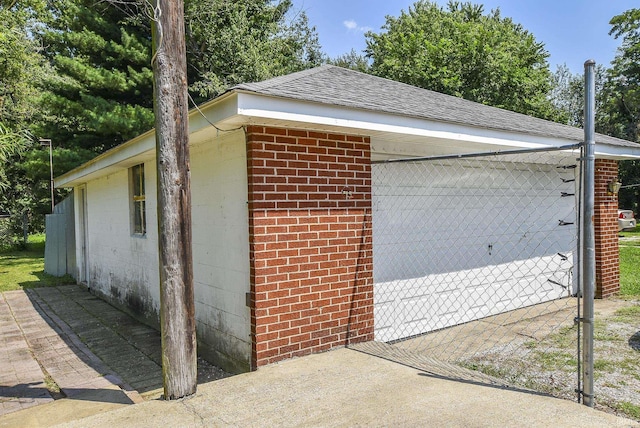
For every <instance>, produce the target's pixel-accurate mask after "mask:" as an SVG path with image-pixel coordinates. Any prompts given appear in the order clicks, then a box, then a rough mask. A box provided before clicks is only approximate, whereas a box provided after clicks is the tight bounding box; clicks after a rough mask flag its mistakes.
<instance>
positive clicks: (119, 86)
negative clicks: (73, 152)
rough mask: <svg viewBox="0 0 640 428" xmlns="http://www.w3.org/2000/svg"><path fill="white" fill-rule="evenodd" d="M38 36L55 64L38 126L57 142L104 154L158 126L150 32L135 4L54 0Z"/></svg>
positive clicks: (51, 61) (145, 20)
mask: <svg viewBox="0 0 640 428" xmlns="http://www.w3.org/2000/svg"><path fill="white" fill-rule="evenodd" d="M48 8H49V12H50V16H51V18H50V19H49V20H48V21H47V22H46V27H45V30H44V31H43V32H42V34H41V37H42V40H43V45H44V55H45V56H46V58H47V59H48V61H49V62H50V64H51V66H52V67H53V68H54V70H55V74H53V75H51V76H49V78H48V79H47V81H46V82H45V86H44V87H45V89H46V90H47V91H46V92H45V93H44V96H43V106H44V107H45V109H46V111H47V113H48V116H47V117H46V118H45V122H44V125H43V126H42V127H41V129H39V131H40V134H41V135H46V137H47V138H51V139H52V140H53V141H54V143H55V144H56V145H57V146H63V147H79V148H85V149H93V150H95V151H96V152H101V151H103V150H105V149H108V148H111V147H113V146H115V145H117V144H120V143H122V142H123V141H125V140H127V139H130V138H132V137H134V136H136V135H138V134H140V133H142V132H144V131H147V130H149V129H151V128H152V126H153V110H152V106H153V97H152V93H153V86H152V71H151V66H150V61H151V32H150V26H149V23H148V20H147V19H143V16H142V15H141V14H140V13H139V11H138V9H137V8H136V7H135V5H128V4H127V3H121V4H118V5H117V6H115V5H111V4H109V3H106V2H100V1H96V0H52V1H50V2H48Z"/></svg>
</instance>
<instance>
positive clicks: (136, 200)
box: [129, 163, 147, 236]
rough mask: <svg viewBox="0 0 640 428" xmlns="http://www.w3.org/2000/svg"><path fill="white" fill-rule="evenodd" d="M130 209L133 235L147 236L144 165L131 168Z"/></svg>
mask: <svg viewBox="0 0 640 428" xmlns="http://www.w3.org/2000/svg"><path fill="white" fill-rule="evenodd" d="M129 207H130V209H129V211H130V222H131V235H133V236H146V234H147V210H146V190H145V173H144V163H141V164H138V165H134V166H132V167H131V168H129Z"/></svg>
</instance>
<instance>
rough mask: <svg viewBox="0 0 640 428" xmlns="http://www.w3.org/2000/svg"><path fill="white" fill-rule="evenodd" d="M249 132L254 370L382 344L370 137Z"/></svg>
mask: <svg viewBox="0 0 640 428" xmlns="http://www.w3.org/2000/svg"><path fill="white" fill-rule="evenodd" d="M246 135H247V137H246V138H247V163H248V174H249V234H250V238H249V243H250V244H249V245H250V247H249V251H250V260H251V294H250V299H251V325H252V326H251V328H252V335H253V355H252V368H253V369H255V368H257V367H260V366H262V365H265V364H269V363H272V362H275V361H278V360H282V359H285V358H290V357H293V356H300V355H306V354H310V353H314V352H320V351H324V350H328V349H330V348H332V347H335V346H341V345H346V344H348V343H352V342H358V341H367V340H372V339H373V261H372V242H371V166H370V144H369V143H370V141H369V138H368V137H360V136H351V135H343V134H330V133H329V134H327V133H322V132H313V131H303V130H294V129H281V128H270V127H260V126H249V127H248V128H247V133H246Z"/></svg>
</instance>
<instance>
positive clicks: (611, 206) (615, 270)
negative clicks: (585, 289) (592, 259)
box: [594, 159, 620, 299]
mask: <svg viewBox="0 0 640 428" xmlns="http://www.w3.org/2000/svg"><path fill="white" fill-rule="evenodd" d="M595 168H596V174H595V207H594V226H595V241H596V242H595V244H596V248H595V251H596V298H597V299H602V298H604V297H609V296H612V295H615V294H617V293H618V292H619V291H620V261H619V253H618V196H617V195H610V194H608V193H607V185H608V184H609V183H610V182H611V181H615V180H617V179H618V162H617V161H614V160H607V159H596V164H595Z"/></svg>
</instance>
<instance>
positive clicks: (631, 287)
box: [620, 227, 640, 298]
mask: <svg viewBox="0 0 640 428" xmlns="http://www.w3.org/2000/svg"><path fill="white" fill-rule="evenodd" d="M620 236H621V237H623V238H630V239H624V240H621V241H620V295H621V296H623V297H628V298H640V227H636V228H635V229H634V230H632V231H630V232H621V233H620ZM636 238H637V239H636Z"/></svg>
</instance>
